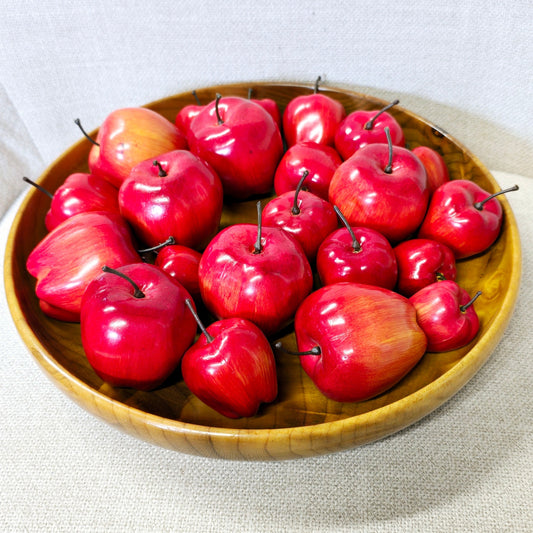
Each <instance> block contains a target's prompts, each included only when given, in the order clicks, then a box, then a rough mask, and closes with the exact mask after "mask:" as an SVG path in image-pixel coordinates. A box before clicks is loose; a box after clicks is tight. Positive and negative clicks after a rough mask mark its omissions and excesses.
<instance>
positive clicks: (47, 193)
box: [22, 176, 54, 199]
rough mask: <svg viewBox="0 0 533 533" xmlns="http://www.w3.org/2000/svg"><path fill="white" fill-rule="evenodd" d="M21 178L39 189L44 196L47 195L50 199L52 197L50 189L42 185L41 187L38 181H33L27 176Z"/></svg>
mask: <svg viewBox="0 0 533 533" xmlns="http://www.w3.org/2000/svg"><path fill="white" fill-rule="evenodd" d="M22 180H23V181H25V182H26V183H29V184H30V185H33V186H34V187H35V188H36V189H37V190H39V191H41V192H42V193H44V194H46V196H48V197H49V198H50V199H52V198H53V197H54V195H53V194H52V193H51V192H50V191H47V190H46V189H45V188H44V187H42V186H41V185H39V184H38V183H35V182H34V181H32V180H31V179H30V178H27V177H26V176H24V177H23V178H22Z"/></svg>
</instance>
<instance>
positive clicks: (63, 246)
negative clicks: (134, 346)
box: [26, 211, 141, 321]
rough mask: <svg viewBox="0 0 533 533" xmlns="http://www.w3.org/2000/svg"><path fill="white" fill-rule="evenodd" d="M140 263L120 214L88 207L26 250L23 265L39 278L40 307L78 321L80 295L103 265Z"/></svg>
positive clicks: (57, 315) (53, 314)
mask: <svg viewBox="0 0 533 533" xmlns="http://www.w3.org/2000/svg"><path fill="white" fill-rule="evenodd" d="M140 261H141V258H140V257H139V254H138V253H137V251H136V250H135V248H134V246H133V242H132V235H131V231H130V229H129V226H128V224H127V223H126V221H125V220H124V219H123V218H122V217H121V216H120V215H119V214H118V213H111V212H109V211H90V212H87V213H79V214H78V215H74V216H72V217H70V218H68V219H67V220H65V221H64V222H62V223H61V224H59V226H57V227H56V228H55V229H53V230H52V231H51V232H50V233H48V234H47V235H46V236H45V237H44V238H43V239H42V240H41V241H40V242H39V243H38V244H37V246H36V247H35V248H34V249H33V250H32V252H31V253H30V255H29V257H28V260H27V262H26V268H27V269H28V272H29V273H30V274H31V275H32V276H34V277H35V278H37V284H36V287H35V293H36V295H37V298H39V299H40V300H42V301H43V305H41V309H42V310H43V311H44V312H46V311H47V310H50V314H51V316H52V317H54V318H60V315H61V313H65V312H66V316H68V317H69V321H73V320H74V318H76V317H77V318H78V320H79V313H80V308H81V299H82V296H83V293H84V292H85V289H86V288H87V285H88V284H89V283H90V282H91V280H92V279H93V278H94V277H95V276H96V275H97V274H98V273H99V272H100V268H101V267H102V265H104V264H107V265H109V266H110V267H112V268H115V267H119V266H122V265H126V264H129V263H135V262H140ZM59 310H61V313H60V312H59ZM63 316H65V315H63Z"/></svg>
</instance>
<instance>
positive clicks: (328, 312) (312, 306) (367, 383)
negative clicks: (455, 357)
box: [294, 283, 427, 402]
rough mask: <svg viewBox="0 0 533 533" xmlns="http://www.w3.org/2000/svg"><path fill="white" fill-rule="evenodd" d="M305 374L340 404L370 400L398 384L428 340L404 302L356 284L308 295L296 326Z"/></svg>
mask: <svg viewBox="0 0 533 533" xmlns="http://www.w3.org/2000/svg"><path fill="white" fill-rule="evenodd" d="M294 329H295V333H296V340H297V344H298V349H299V350H300V351H301V352H307V355H301V356H300V362H301V364H302V367H303V369H304V371H305V372H306V373H307V374H308V375H309V377H310V378H311V379H312V380H313V382H314V383H315V385H316V386H317V387H318V389H319V390H320V391H321V392H322V393H323V394H324V395H325V396H326V397H327V398H330V399H332V400H336V401H339V402H357V401H362V400H366V399H369V398H372V397H374V396H377V395H378V394H381V393H383V392H385V391H386V390H388V389H390V388H391V387H392V386H394V385H395V384H396V383H398V382H399V381H400V380H401V379H402V378H403V377H404V376H405V375H406V374H407V373H408V372H409V371H410V370H411V369H412V368H413V367H414V366H415V365H416V364H417V363H418V361H419V360H420V359H421V357H422V356H423V355H424V352H425V350H426V343H427V341H426V336H425V334H424V332H423V331H422V329H421V328H420V326H419V325H418V323H417V321H416V312H415V308H414V306H413V305H412V304H411V303H410V302H409V301H408V300H407V299H406V298H405V297H403V296H401V295H399V294H397V293H395V292H392V291H389V290H388V289H383V288H381V287H372V286H369V285H362V284H358V283H335V284H334V285H327V286H325V287H322V288H320V289H318V290H317V291H315V292H313V293H311V294H310V295H309V296H308V297H307V298H306V299H305V300H304V301H303V302H302V304H301V305H300V307H299V309H298V311H297V313H296V318H295V321H294Z"/></svg>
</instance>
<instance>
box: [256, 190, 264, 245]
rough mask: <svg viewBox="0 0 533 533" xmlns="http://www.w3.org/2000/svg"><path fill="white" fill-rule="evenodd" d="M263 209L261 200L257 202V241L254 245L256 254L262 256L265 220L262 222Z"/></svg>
mask: <svg viewBox="0 0 533 533" xmlns="http://www.w3.org/2000/svg"><path fill="white" fill-rule="evenodd" d="M261 213H262V209H261V200H259V201H258V202H257V240H256V241H255V244H254V254H260V253H261V252H262V251H263V247H262V246H261V232H262V226H263V220H262V216H261Z"/></svg>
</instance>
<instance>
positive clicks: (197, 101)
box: [192, 90, 202, 105]
mask: <svg viewBox="0 0 533 533" xmlns="http://www.w3.org/2000/svg"><path fill="white" fill-rule="evenodd" d="M192 95H193V96H194V99H195V100H196V104H197V105H202V102H200V98H198V95H197V94H196V90H194V91H193V92H192Z"/></svg>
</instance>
